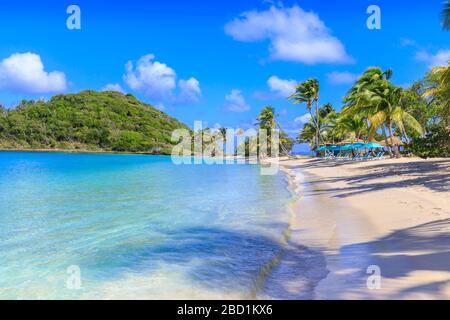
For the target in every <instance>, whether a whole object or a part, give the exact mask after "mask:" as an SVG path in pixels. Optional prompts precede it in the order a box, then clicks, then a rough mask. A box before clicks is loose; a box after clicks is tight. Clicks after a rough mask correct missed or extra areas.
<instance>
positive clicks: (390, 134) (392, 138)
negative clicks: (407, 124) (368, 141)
mask: <svg viewBox="0 0 450 320" xmlns="http://www.w3.org/2000/svg"><path fill="white" fill-rule="evenodd" d="M388 130H389V138H390V139H391V148H392V150H393V151H394V154H395V157H397V158H398V157H399V156H400V153H399V151H398V147H396V146H394V136H393V135H392V122H391V120H390V119H388Z"/></svg>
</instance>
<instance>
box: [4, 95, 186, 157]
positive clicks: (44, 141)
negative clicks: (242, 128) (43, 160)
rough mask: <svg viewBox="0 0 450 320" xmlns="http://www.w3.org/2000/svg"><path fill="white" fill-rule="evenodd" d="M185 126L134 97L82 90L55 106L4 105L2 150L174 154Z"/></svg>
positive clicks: (60, 99)
mask: <svg viewBox="0 0 450 320" xmlns="http://www.w3.org/2000/svg"><path fill="white" fill-rule="evenodd" d="M180 128H184V129H188V130H190V129H189V128H188V127H187V126H186V125H184V124H183V123H181V122H179V121H178V120H176V119H175V118H172V117H170V116H168V115H167V114H165V113H164V112H161V111H159V110H158V109H156V108H154V107H152V106H150V105H148V104H145V103H143V102H140V101H138V100H137V99H136V98H135V97H134V96H133V95H131V94H127V95H124V94H121V93H119V92H113V91H105V92H96V91H91V90H88V91H82V92H80V93H77V94H61V95H57V96H54V97H53V98H52V99H51V100H50V101H48V102H44V101H22V103H21V104H20V105H19V106H17V107H16V108H14V109H10V110H7V109H5V108H2V107H1V106H0V148H1V149H23V150H27V149H63V150H90V151H117V152H143V153H152V154H170V152H171V148H172V146H173V143H172V142H171V135H172V131H173V130H175V129H180Z"/></svg>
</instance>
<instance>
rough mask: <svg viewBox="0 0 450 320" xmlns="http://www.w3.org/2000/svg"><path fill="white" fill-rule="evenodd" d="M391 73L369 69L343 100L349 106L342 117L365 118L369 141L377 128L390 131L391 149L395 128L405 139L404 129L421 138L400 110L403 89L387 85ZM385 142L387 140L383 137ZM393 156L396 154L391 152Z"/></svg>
mask: <svg viewBox="0 0 450 320" xmlns="http://www.w3.org/2000/svg"><path fill="white" fill-rule="evenodd" d="M391 75H392V72H382V71H381V69H379V68H370V69H369V70H367V72H366V73H365V74H364V75H363V77H361V78H360V79H359V80H358V82H357V84H356V85H355V86H354V88H352V89H351V90H350V93H349V95H347V97H346V98H345V100H346V101H347V102H348V104H347V105H346V106H345V107H344V114H352V115H358V116H361V117H363V118H366V119H367V120H368V122H369V123H370V128H369V139H371V138H372V137H373V136H374V135H375V133H376V131H377V130H378V129H380V128H382V129H383V132H384V131H385V130H384V128H385V127H386V128H387V129H388V131H389V136H390V140H391V141H390V145H391V146H393V145H394V140H393V139H394V138H393V136H394V134H393V129H394V126H395V127H396V128H397V129H398V130H399V132H398V134H402V135H404V136H405V137H407V135H406V130H405V126H408V127H409V128H410V129H412V130H414V131H416V132H417V133H419V134H422V127H421V126H420V124H419V122H418V121H417V120H416V119H415V118H414V117H413V116H411V115H410V114H409V113H408V112H406V111H405V110H404V109H402V107H401V105H402V104H401V100H402V98H403V97H404V92H403V89H402V88H400V87H397V86H394V85H393V84H392V83H390V81H389V78H390V76H391ZM384 135H386V134H385V133H384ZM385 140H387V139H386V137H385ZM394 151H395V152H396V153H397V152H398V150H396V149H395V150H394Z"/></svg>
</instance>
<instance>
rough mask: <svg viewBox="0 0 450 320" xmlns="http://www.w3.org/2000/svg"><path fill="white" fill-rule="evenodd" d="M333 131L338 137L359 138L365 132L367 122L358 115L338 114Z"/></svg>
mask: <svg viewBox="0 0 450 320" xmlns="http://www.w3.org/2000/svg"><path fill="white" fill-rule="evenodd" d="M334 133H335V136H336V137H338V138H347V137H349V136H354V138H355V139H357V140H359V139H362V138H363V135H364V134H365V133H367V122H366V121H365V120H364V119H363V118H362V117H360V116H358V115H355V116H352V115H340V116H339V117H338V118H337V120H336V124H335V126H334Z"/></svg>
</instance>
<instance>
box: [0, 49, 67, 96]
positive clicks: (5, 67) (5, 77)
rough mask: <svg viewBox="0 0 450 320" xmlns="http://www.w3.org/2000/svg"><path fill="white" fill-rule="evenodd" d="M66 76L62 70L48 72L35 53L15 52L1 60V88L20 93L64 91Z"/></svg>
mask: <svg viewBox="0 0 450 320" xmlns="http://www.w3.org/2000/svg"><path fill="white" fill-rule="evenodd" d="M66 88H67V82H66V76H65V74H64V73H63V72H60V71H51V72H47V71H45V70H44V64H43V63H42V60H41V57H40V56H39V55H37V54H35V53H31V52H26V53H14V54H12V55H10V56H9V57H8V58H5V59H3V60H2V61H1V62H0V89H3V90H8V91H12V92H18V93H28V94H39V93H54V92H62V91H65V90H66Z"/></svg>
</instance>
